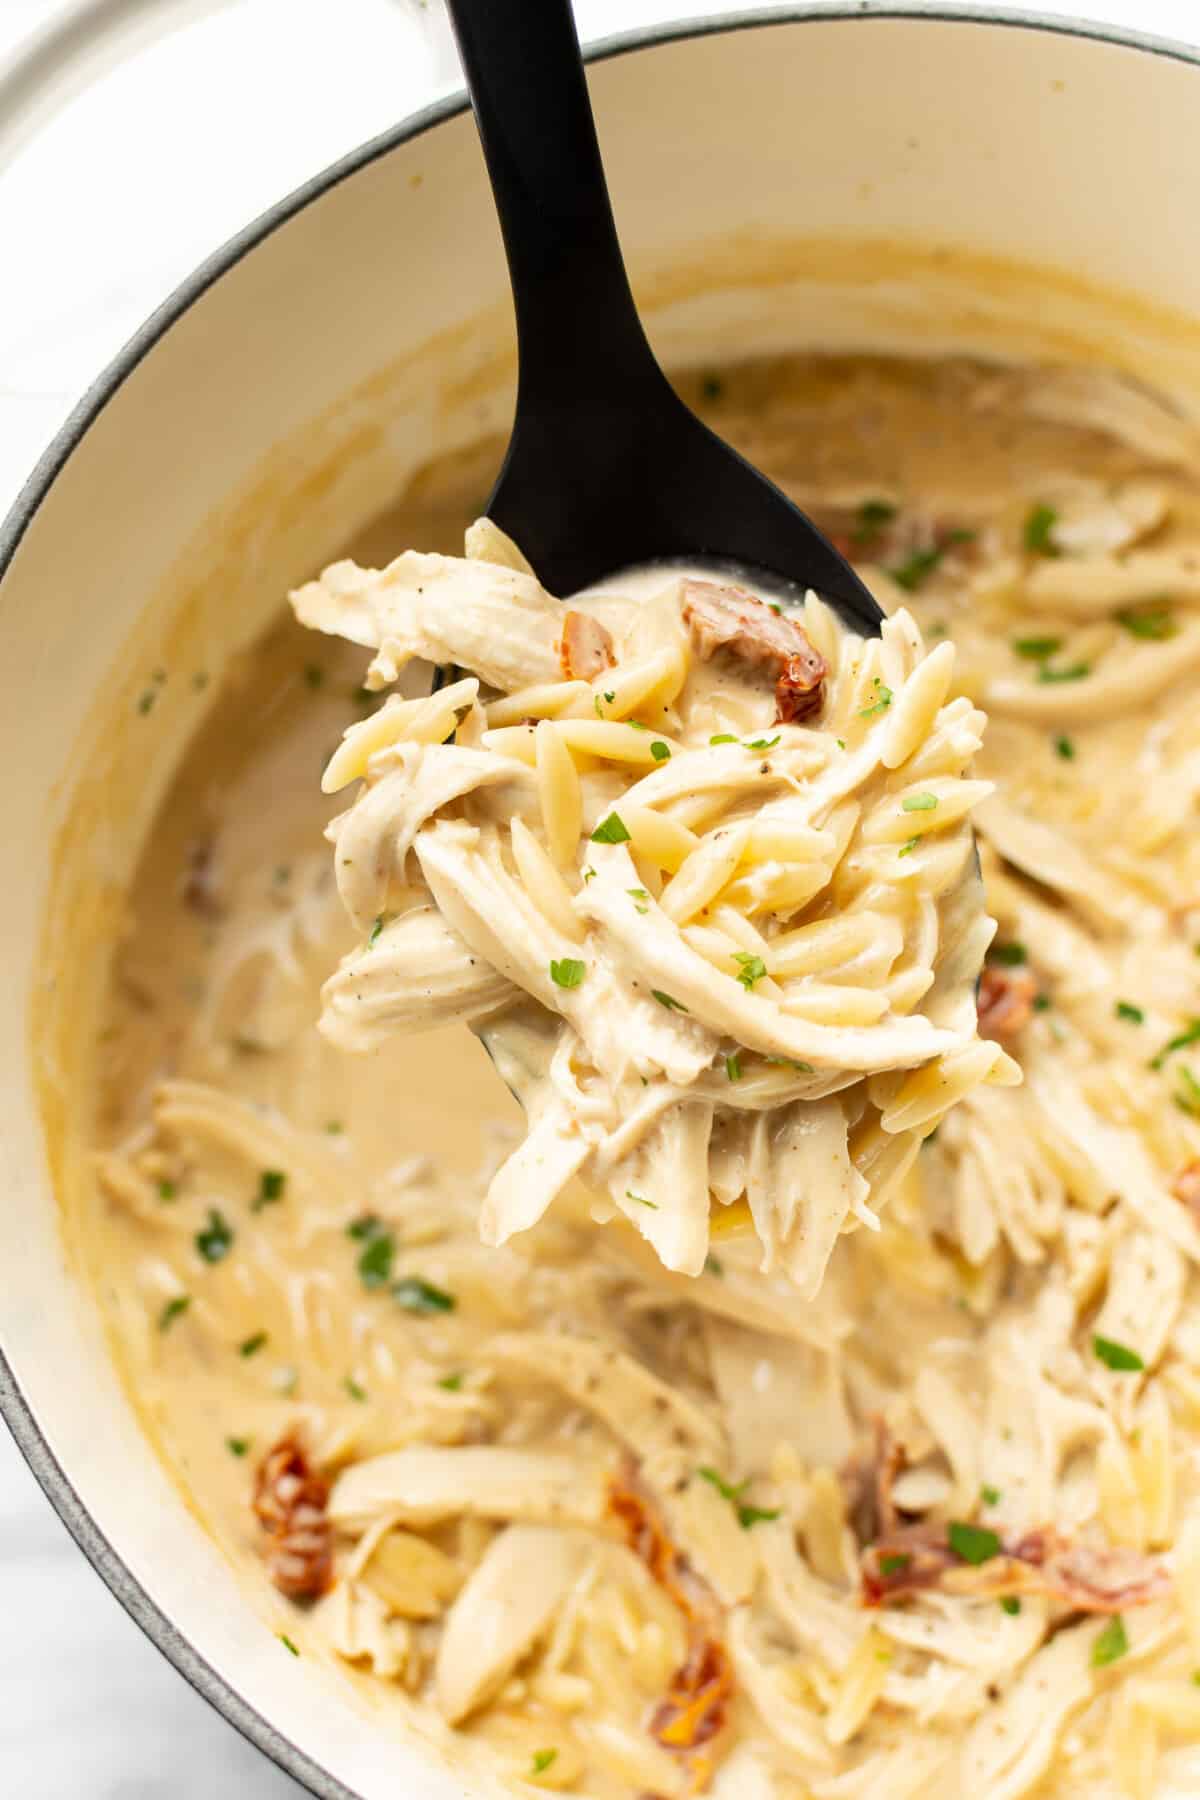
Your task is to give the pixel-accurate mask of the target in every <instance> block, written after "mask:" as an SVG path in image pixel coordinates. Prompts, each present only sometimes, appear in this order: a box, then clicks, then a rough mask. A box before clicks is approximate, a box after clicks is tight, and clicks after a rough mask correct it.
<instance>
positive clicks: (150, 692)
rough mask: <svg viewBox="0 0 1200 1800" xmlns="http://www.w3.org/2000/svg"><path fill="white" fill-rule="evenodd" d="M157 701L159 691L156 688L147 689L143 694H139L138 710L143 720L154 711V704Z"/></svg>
mask: <svg viewBox="0 0 1200 1800" xmlns="http://www.w3.org/2000/svg"><path fill="white" fill-rule="evenodd" d="M157 699H158V690H157V689H156V688H146V690H145V691H144V692H143V693H141V694H139V696H138V703H137V709H138V711H139V712H140V713H141V715H142V717H143V718H145V716H146V714H147V713H148V712H150V711H151V710H152V709H153V706H154V702H155V701H156V700H157Z"/></svg>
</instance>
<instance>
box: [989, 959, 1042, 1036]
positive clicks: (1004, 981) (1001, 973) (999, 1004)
mask: <svg viewBox="0 0 1200 1800" xmlns="http://www.w3.org/2000/svg"><path fill="white" fill-rule="evenodd" d="M1037 996H1038V984H1037V981H1036V979H1035V977H1034V976H1033V975H1032V974H1031V973H1030V971H1029V970H1028V969H998V968H997V967H996V966H995V964H994V963H988V964H986V966H985V967H984V971H983V974H982V975H981V976H980V978H979V999H978V1007H979V1035H980V1037H986V1038H992V1039H994V1040H995V1041H996V1042H997V1043H1001V1044H1007V1043H1010V1042H1011V1041H1012V1039H1013V1038H1015V1037H1017V1036H1018V1035H1019V1033H1020V1032H1021V1031H1023V1030H1024V1028H1025V1026H1026V1025H1028V1023H1029V1020H1030V1018H1031V1017H1032V1015H1033V1006H1034V1002H1035V1000H1036V999H1037Z"/></svg>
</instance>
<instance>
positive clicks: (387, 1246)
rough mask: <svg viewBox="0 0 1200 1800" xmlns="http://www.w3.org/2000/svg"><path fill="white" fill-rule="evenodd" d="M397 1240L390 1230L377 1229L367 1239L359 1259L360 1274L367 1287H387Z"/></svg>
mask: <svg viewBox="0 0 1200 1800" xmlns="http://www.w3.org/2000/svg"><path fill="white" fill-rule="evenodd" d="M395 1255H396V1240H395V1238H394V1237H393V1236H392V1233H391V1232H390V1231H385V1230H377V1231H375V1232H373V1233H372V1235H371V1236H370V1237H369V1238H368V1239H367V1241H366V1244H365V1245H364V1247H363V1250H362V1253H361V1255H360V1256H359V1259H358V1274H359V1279H360V1280H361V1282H362V1284H363V1286H364V1287H365V1288H381V1287H386V1286H387V1284H388V1282H389V1281H390V1279H391V1274H392V1262H393V1259H394V1258H395Z"/></svg>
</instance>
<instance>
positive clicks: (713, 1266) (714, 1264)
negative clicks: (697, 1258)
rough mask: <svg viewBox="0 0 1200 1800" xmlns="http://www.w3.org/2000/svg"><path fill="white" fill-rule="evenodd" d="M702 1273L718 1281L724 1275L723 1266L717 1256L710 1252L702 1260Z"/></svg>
mask: <svg viewBox="0 0 1200 1800" xmlns="http://www.w3.org/2000/svg"><path fill="white" fill-rule="evenodd" d="M704 1273H705V1274H706V1275H713V1276H715V1277H716V1279H717V1280H718V1281H720V1279H721V1277H722V1276H723V1275H724V1273H725V1264H724V1263H723V1262H722V1261H721V1259H720V1257H719V1256H714V1255H713V1253H712V1251H711V1250H710V1251H709V1253H708V1255H707V1256H706V1257H705V1259H704Z"/></svg>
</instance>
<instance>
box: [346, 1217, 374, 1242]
mask: <svg viewBox="0 0 1200 1800" xmlns="http://www.w3.org/2000/svg"><path fill="white" fill-rule="evenodd" d="M382 1230H383V1221H382V1220H381V1219H380V1218H379V1217H378V1215H377V1214H375V1213H360V1215H359V1217H358V1218H357V1219H351V1221H350V1223H349V1224H348V1225H347V1227H346V1236H347V1237H348V1238H357V1239H358V1241H359V1242H360V1243H363V1242H365V1240H366V1239H367V1238H373V1237H375V1236H376V1234H377V1233H378V1232H380V1231H382Z"/></svg>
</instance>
